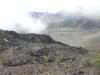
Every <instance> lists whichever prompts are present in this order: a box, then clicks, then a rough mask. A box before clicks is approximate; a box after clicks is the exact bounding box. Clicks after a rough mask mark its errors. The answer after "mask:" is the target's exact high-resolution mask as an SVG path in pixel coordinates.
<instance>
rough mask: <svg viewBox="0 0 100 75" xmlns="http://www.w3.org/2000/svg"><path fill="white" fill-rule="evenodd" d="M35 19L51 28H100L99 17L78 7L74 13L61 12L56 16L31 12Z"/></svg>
mask: <svg viewBox="0 0 100 75" xmlns="http://www.w3.org/2000/svg"><path fill="white" fill-rule="evenodd" d="M30 14H31V15H32V16H33V18H36V19H40V20H42V21H43V22H45V23H46V24H48V25H49V27H62V26H63V27H66V26H67V27H78V28H83V29H98V28H100V18H99V16H94V15H95V14H88V15H87V14H86V13H84V9H82V8H81V7H76V8H75V10H74V12H70V11H68V10H61V11H59V12H58V13H56V14H53V13H48V12H30ZM98 15H99V14H98Z"/></svg>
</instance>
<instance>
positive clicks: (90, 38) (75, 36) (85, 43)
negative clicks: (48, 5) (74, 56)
mask: <svg viewBox="0 0 100 75" xmlns="http://www.w3.org/2000/svg"><path fill="white" fill-rule="evenodd" d="M48 33H49V34H50V35H51V36H52V37H53V38H54V39H55V40H57V41H61V42H63V43H66V44H69V45H72V46H79V47H80V46H81V47H83V48H87V49H89V50H98V49H100V47H99V45H100V38H99V36H100V32H99V31H97V30H96V31H95V30H84V29H74V28H68V27H65V28H55V29H48Z"/></svg>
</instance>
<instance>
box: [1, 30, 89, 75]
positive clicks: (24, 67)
mask: <svg viewBox="0 0 100 75" xmlns="http://www.w3.org/2000/svg"><path fill="white" fill-rule="evenodd" d="M87 54H88V51H87V50H86V49H83V48H82V47H74V46H70V45H66V44H64V43H61V42H59V41H55V40H53V39H52V38H51V37H50V36H49V35H45V34H43V35H42V34H41V35H39V34H18V33H16V32H14V31H4V30H0V66H1V67H0V75H67V74H69V75H91V74H88V73H90V72H88V71H89V70H88V67H84V65H83V64H82V63H81V61H82V59H83V58H84V56H86V55H87Z"/></svg>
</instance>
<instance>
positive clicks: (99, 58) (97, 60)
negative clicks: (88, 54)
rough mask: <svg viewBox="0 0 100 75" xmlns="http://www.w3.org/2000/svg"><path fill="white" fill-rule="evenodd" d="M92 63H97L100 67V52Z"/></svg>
mask: <svg viewBox="0 0 100 75" xmlns="http://www.w3.org/2000/svg"><path fill="white" fill-rule="evenodd" d="M91 63H92V65H97V66H98V67H99V68H100V54H99V55H97V56H96V58H95V59H94V60H93V61H92V62H91Z"/></svg>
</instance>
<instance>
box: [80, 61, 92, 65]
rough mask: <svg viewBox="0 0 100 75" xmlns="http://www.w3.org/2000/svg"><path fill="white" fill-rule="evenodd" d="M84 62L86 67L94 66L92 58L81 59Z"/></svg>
mask: <svg viewBox="0 0 100 75" xmlns="http://www.w3.org/2000/svg"><path fill="white" fill-rule="evenodd" d="M81 62H82V64H83V65H84V66H85V67H89V66H92V64H91V61H90V60H81Z"/></svg>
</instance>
